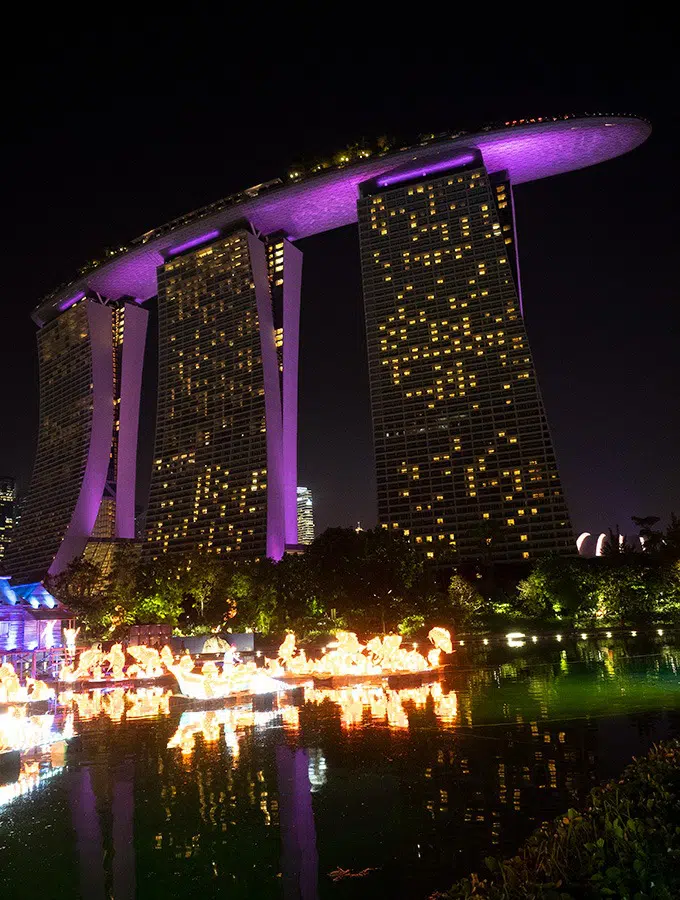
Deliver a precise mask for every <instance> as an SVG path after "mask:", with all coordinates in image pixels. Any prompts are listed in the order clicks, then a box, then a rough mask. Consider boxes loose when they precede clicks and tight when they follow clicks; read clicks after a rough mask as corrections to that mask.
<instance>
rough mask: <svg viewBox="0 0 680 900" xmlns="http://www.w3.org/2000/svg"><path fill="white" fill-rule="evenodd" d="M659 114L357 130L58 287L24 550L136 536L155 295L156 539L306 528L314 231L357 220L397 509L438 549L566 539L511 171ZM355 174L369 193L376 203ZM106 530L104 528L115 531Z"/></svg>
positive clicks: (196, 544) (18, 537) (380, 455)
mask: <svg viewBox="0 0 680 900" xmlns="http://www.w3.org/2000/svg"><path fill="white" fill-rule="evenodd" d="M649 134H650V126H649V123H647V122H645V121H644V120H642V119H640V118H638V117H636V116H632V115H627V114H610V113H603V114H595V115H583V116H575V115H564V116H551V117H538V118H532V119H519V120H512V121H508V122H505V123H501V124H499V125H495V126H492V125H490V126H485V127H484V128H483V129H482V130H480V131H478V132H474V133H462V132H451V133H448V134H444V133H442V134H439V135H429V136H425V137H423V138H420V139H419V140H418V143H416V144H411V145H410V146H404V147H400V148H399V149H398V150H391V149H390V148H388V147H386V146H385V144H384V142H379V143H378V144H376V146H375V147H373V148H369V147H365V146H362V147H361V148H353V149H350V150H348V151H347V152H343V153H342V154H341V155H340V157H339V158H336V159H335V160H326V161H323V160H322V161H319V162H318V163H317V164H315V165H313V166H312V167H311V168H310V169H309V170H308V171H304V170H303V169H302V168H300V167H296V169H294V170H293V171H291V172H289V173H288V175H287V177H286V180H285V182H284V181H283V180H282V179H280V178H275V179H272V180H270V181H266V182H263V183H261V184H257V185H254V186H252V187H249V188H246V189H244V190H242V191H239V192H238V193H236V194H232V195H231V196H229V197H225V198H222V199H219V200H216V201H215V202H213V203H210V204H209V205H208V206H205V207H203V208H201V209H198V210H194V211H193V212H190V213H187V214H185V215H182V216H180V217H179V218H177V219H174V220H173V221H171V222H167V223H165V224H163V225H160V226H159V227H158V228H154V229H152V230H150V231H147V232H145V233H144V234H142V235H140V236H139V237H137V238H135V239H134V240H132V241H130V243H129V244H128V245H126V246H121V247H118V248H117V249H116V250H113V251H111V252H107V253H106V255H105V257H104V258H103V259H101V260H100V261H98V262H97V261H93V262H91V263H90V264H88V266H86V267H85V268H83V269H81V270H80V271H79V273H78V275H77V276H76V277H74V278H73V279H71V280H70V281H69V282H68V283H67V284H64V285H61V286H59V287H57V288H55V290H53V291H52V292H51V293H50V294H48V295H47V296H46V297H44V298H43V299H42V300H41V301H40V303H39V304H38V306H37V307H36V309H35V310H34V312H33V319H34V321H35V322H36V324H37V325H38V326H39V328H40V331H39V334H38V349H39V355H40V421H39V437H38V451H37V456H36V461H35V468H34V472H33V479H32V482H31V487H30V491H29V494H28V497H27V501H26V503H25V504H24V505H23V506H22V510H23V514H22V518H21V521H20V523H19V525H18V527H17V528H16V529H15V534H14V535H13V538H12V543H11V545H10V548H9V551H8V553H7V557H6V560H5V561H4V562H5V568H6V570H7V572H8V573H11V575H12V577H13V580H14V582H15V583H16V582H20V583H22V582H23V583H25V582H27V581H29V580H37V579H39V578H42V577H44V575H45V574H46V573H48V572H49V573H50V574H55V573H58V572H60V571H62V570H63V569H64V568H65V566H67V565H68V563H69V561H70V560H72V559H74V558H75V557H77V556H78V555H79V554H80V553H82V551H83V549H84V548H85V546H86V545H87V543H88V541H90V539H91V538H92V539H94V540H92V542H91V544H90V547H92V548H93V549H94V550H97V549H106V548H105V546H104V545H105V544H107V543H109V544H110V543H111V536H112V532H113V537H114V538H116V539H118V538H130V539H132V538H134V536H135V531H134V500H135V496H134V495H135V468H136V467H135V458H136V449H137V428H138V418H139V393H140V384H141V372H142V357H143V349H144V337H145V332H146V320H147V314H146V312H145V311H144V310H143V309H141V308H140V307H139V305H138V304H140V303H144V302H146V301H147V300H151V299H152V298H154V297H157V298H158V310H159V342H160V346H159V384H158V416H157V420H158V421H157V428H156V448H155V454H154V463H153V471H152V479H151V489H150V502H149V509H148V512H147V518H146V524H147V532H146V540H145V541H144V546H145V548H146V554H147V556H149V557H151V558H154V557H157V556H159V555H160V554H163V553H175V552H180V551H183V550H194V549H196V550H206V551H211V552H214V553H219V554H223V555H231V554H236V555H244V556H246V557H255V558H257V557H261V556H263V555H264V554H266V555H267V556H269V557H271V558H272V559H275V560H277V559H280V558H281V557H282V555H283V553H284V552H285V548H286V546H287V545H295V544H297V543H298V534H297V471H296V470H297V459H296V456H297V449H296V440H297V422H296V420H297V369H298V362H297V360H298V341H299V315H300V283H301V270H302V254H301V253H300V251H299V250H297V249H296V247H295V246H294V243H293V242H295V241H298V240H302V239H304V238H306V237H310V236H312V235H315V234H321V233H323V232H326V231H330V230H332V229H334V228H339V227H341V226H344V225H349V224H352V223H356V222H357V217H358V220H359V229H360V238H361V254H362V270H363V283H364V295H365V305H366V327H367V336H368V349H369V367H370V387H371V398H372V408H373V423H374V434H375V451H376V461H377V472H378V506H379V517H380V522H381V524H382V525H383V527H386V528H389V529H394V530H395V531H400V532H402V533H403V534H405V535H407V536H410V537H411V538H412V539H413V540H414V542H415V543H416V544H417V545H419V546H421V549H422V550H423V551H424V552H426V553H427V554H428V555H431V556H432V557H436V556H438V554H437V553H436V552H435V550H436V549H437V548H442V549H446V550H456V551H457V552H458V553H459V554H460V556H461V557H463V558H473V557H479V556H480V552H481V553H482V554H483V555H485V556H488V557H491V556H494V557H495V558H497V559H499V560H515V559H522V558H531V557H532V556H534V555H536V554H538V553H542V552H545V551H550V550H556V551H563V550H570V549H571V546H570V543H571V533H570V528H569V521H568V516H567V510H566V506H565V503H564V498H563V496H562V490H561V487H560V482H559V478H558V474H557V467H556V464H555V458H554V453H553V449H552V444H551V440H550V435H549V433H548V427H547V423H546V420H545V414H544V411H543V404H542V401H541V397H540V393H539V390H538V386H537V384H536V378H535V374H534V367H533V363H532V360H531V354H530V351H529V346H528V343H527V337H526V332H525V329H524V322H523V319H522V309H521V290H520V279H519V272H518V267H517V257H516V247H515V236H514V217H513V199H512V188H511V185H512V186H516V185H521V184H525V183H527V182H531V181H535V180H537V179H542V178H547V177H550V176H553V175H559V174H560V173H563V172H571V171H574V170H576V169H582V168H584V167H586V166H591V165H594V164H596V163H601V162H604V161H606V160H608V159H613V158H614V157H616V156H620V155H621V154H623V153H627V152H629V151H630V150H632V149H634V148H635V147H637V146H639V145H640V144H642V143H643V142H644V141H645V140H646V139H647V137H648V136H649ZM357 196H359V197H360V199H359V202H358V206H357ZM98 545H99V546H98Z"/></svg>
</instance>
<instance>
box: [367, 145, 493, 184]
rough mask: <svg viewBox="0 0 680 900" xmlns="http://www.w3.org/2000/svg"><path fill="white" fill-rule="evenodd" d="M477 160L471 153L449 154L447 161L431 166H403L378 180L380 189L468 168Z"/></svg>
mask: <svg viewBox="0 0 680 900" xmlns="http://www.w3.org/2000/svg"><path fill="white" fill-rule="evenodd" d="M476 158H477V154H476V153H474V152H472V151H470V152H469V153H461V154H459V155H458V156H456V155H455V154H454V155H453V156H452V155H450V154H447V156H446V158H445V159H441V160H437V161H436V162H432V163H430V164H429V165H424V166H423V165H420V166H402V167H400V168H399V169H398V170H397V171H392V172H389V173H388V174H387V175H385V176H383V177H382V178H378V187H390V185H393V184H399V183H400V182H402V181H411V180H412V179H413V178H426V177H427V176H428V175H433V174H435V173H436V172H445V171H446V170H447V169H454V168H456V167H457V166H467V165H469V163H472V162H474V161H475V159H476Z"/></svg>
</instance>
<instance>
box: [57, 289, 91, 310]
mask: <svg viewBox="0 0 680 900" xmlns="http://www.w3.org/2000/svg"><path fill="white" fill-rule="evenodd" d="M84 296H85V291H78V293H77V294H75V296H73V297H69V298H68V300H64V301H62V302H61V303H60V304H59V312H66V310H67V309H70V308H71V307H72V306H75V304H76V303H77V302H78V301H79V300H82V299H83V297H84Z"/></svg>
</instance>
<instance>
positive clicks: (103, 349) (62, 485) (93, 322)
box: [6, 292, 148, 582]
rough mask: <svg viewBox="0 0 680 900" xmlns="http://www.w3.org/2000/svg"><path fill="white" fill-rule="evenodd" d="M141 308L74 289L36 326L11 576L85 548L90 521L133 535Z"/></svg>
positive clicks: (52, 566)
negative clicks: (28, 463)
mask: <svg viewBox="0 0 680 900" xmlns="http://www.w3.org/2000/svg"><path fill="white" fill-rule="evenodd" d="M147 317H148V313H147V312H146V310H143V309H141V308H140V307H138V306H137V305H136V304H135V303H126V302H124V301H122V302H119V303H114V304H109V303H106V302H105V301H103V300H102V298H101V297H97V298H93V299H90V298H88V297H86V296H85V295H84V293H82V292H81V293H80V294H78V295H75V296H74V297H72V298H70V299H69V300H68V301H67V302H65V303H63V304H62V307H61V308H60V309H57V310H56V315H54V316H53V317H52V318H50V319H49V320H48V321H46V322H44V323H43V324H42V327H41V328H40V331H39V332H38V354H39V362H40V421H39V426H38V450H37V454H36V460H35V464H34V468H33V476H32V478H31V484H30V488H29V491H28V494H27V497H26V500H25V502H24V504H23V505H22V515H21V521H20V522H19V525H18V528H17V531H16V539H15V540H14V541H13V542H12V546H11V547H10V550H9V552H8V554H7V558H6V566H7V569H8V571H9V572H11V574H12V577H13V578H14V580H15V581H17V582H30V581H38V580H40V579H42V578H44V577H45V575H46V574H48V573H50V574H56V573H58V572H60V571H62V570H63V569H64V568H65V567H66V566H67V565H68V563H69V562H70V561H71V560H72V559H74V558H76V557H78V556H79V555H80V554H81V553H82V552H83V550H84V549H85V546H86V544H87V541H88V539H89V538H90V537H91V536H92V532H93V530H94V528H95V523H96V522H103V523H107V527H109V528H112V529H113V532H114V536H115V537H118V538H133V537H134V502H135V483H136V465H137V430H138V422H139V393H140V389H141V376H142V362H143V357H144V342H145V337H146V324H147ZM112 500H113V505H112V503H111V501H112ZM103 503H104V505H105V508H104V509H103V510H102V504H103Z"/></svg>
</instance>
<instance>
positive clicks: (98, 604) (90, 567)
mask: <svg viewBox="0 0 680 900" xmlns="http://www.w3.org/2000/svg"><path fill="white" fill-rule="evenodd" d="M46 587H47V589H48V591H50V593H51V594H53V595H54V596H55V597H56V598H57V600H59V601H60V602H61V603H63V604H64V605H65V606H67V607H68V609H70V610H71V612H73V614H74V616H75V617H76V619H77V620H78V622H79V624H80V626H81V628H82V629H83V633H84V634H85V635H86V636H87V637H89V638H91V639H99V638H103V637H108V636H109V634H111V633H113V632H114V631H115V629H116V628H118V627H119V626H120V625H121V624H125V623H126V621H128V620H129V619H130V615H129V612H128V610H127V609H118V603H117V597H116V596H115V595H114V594H112V593H111V592H110V591H109V582H108V579H105V578H104V577H103V576H102V572H101V569H100V568H99V566H97V565H95V564H94V563H91V562H88V561H87V560H85V559H83V558H82V557H80V558H78V559H74V560H72V561H71V562H70V563H69V564H68V566H67V567H66V569H65V570H64V571H63V572H61V573H60V574H59V575H55V576H51V577H48V578H47V579H46ZM130 620H131V619H130Z"/></svg>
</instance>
